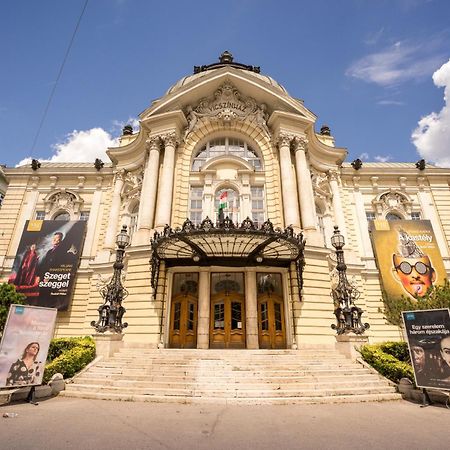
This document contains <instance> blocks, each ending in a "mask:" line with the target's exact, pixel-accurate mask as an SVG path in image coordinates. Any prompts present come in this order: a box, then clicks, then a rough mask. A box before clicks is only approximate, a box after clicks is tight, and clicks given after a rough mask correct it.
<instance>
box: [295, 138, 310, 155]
mask: <svg viewBox="0 0 450 450" xmlns="http://www.w3.org/2000/svg"><path fill="white" fill-rule="evenodd" d="M292 148H293V150H294V151H295V152H297V151H298V150H302V151H303V152H306V149H307V148H308V139H306V137H304V136H294V139H293V140H292Z"/></svg>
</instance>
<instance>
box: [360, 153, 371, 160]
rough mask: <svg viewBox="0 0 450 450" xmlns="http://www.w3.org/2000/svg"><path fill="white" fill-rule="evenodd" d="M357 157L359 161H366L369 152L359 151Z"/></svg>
mask: <svg viewBox="0 0 450 450" xmlns="http://www.w3.org/2000/svg"><path fill="white" fill-rule="evenodd" d="M358 158H359V159H360V160H361V161H368V160H369V154H368V153H367V152H364V153H361V154H360V155H359V157H358Z"/></svg>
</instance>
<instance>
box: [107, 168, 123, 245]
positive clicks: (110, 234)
mask: <svg viewBox="0 0 450 450" xmlns="http://www.w3.org/2000/svg"><path fill="white" fill-rule="evenodd" d="M125 174H126V172H125V170H120V171H119V172H117V173H116V176H115V178H114V191H113V196H112V201H111V210H110V212H109V221H108V228H107V229H106V234H105V245H104V248H105V249H107V250H111V251H112V250H114V248H115V242H116V234H117V228H118V225H119V214H120V206H121V203H122V198H121V195H122V189H123V184H124V181H125Z"/></svg>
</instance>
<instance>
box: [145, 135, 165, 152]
mask: <svg viewBox="0 0 450 450" xmlns="http://www.w3.org/2000/svg"><path fill="white" fill-rule="evenodd" d="M145 147H146V149H147V150H149V151H152V150H156V151H158V152H159V151H160V150H161V137H160V136H149V137H148V139H147V140H146V141H145Z"/></svg>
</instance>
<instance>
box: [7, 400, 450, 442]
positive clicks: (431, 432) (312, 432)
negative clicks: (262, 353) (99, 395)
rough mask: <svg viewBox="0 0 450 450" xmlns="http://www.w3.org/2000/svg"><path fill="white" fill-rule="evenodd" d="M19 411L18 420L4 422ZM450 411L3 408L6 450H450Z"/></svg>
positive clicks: (90, 405)
mask: <svg viewBox="0 0 450 450" xmlns="http://www.w3.org/2000/svg"><path fill="white" fill-rule="evenodd" d="M6 412H15V413H17V414H18V416H17V417H15V418H3V417H1V416H3V414H4V413H6ZM449 431H450V410H448V409H446V408H445V407H442V406H430V407H427V408H420V406H419V405H417V404H414V403H409V402H406V401H396V402H381V403H352V404H328V405H281V406H267V405H264V406H231V405H230V406H228V405H212V404H208V405H183V404H161V403H159V404H158V403H132V402H115V401H102V400H84V399H71V398H64V397H56V398H52V399H48V400H45V401H41V402H40V403H39V405H38V406H33V405H30V404H27V403H16V404H12V405H7V406H2V407H1V408H0V449H2V450H3V449H5V450H10V449H11V450H13V449H20V450H26V449H33V450H37V449H64V450H71V449H77V450H82V449H95V450H103V449H105V450H106V449H108V450H113V449H127V450H131V449H152V450H153V449H186V450H187V449H209V450H211V449H233V450H238V449H246V450H249V449H258V450H260V449H333V450H334V449H347V450H348V449H365V450H366V449H396V450H397V449H398V450H400V449H408V450H412V449H446V450H448V449H449V448H450V436H449Z"/></svg>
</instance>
